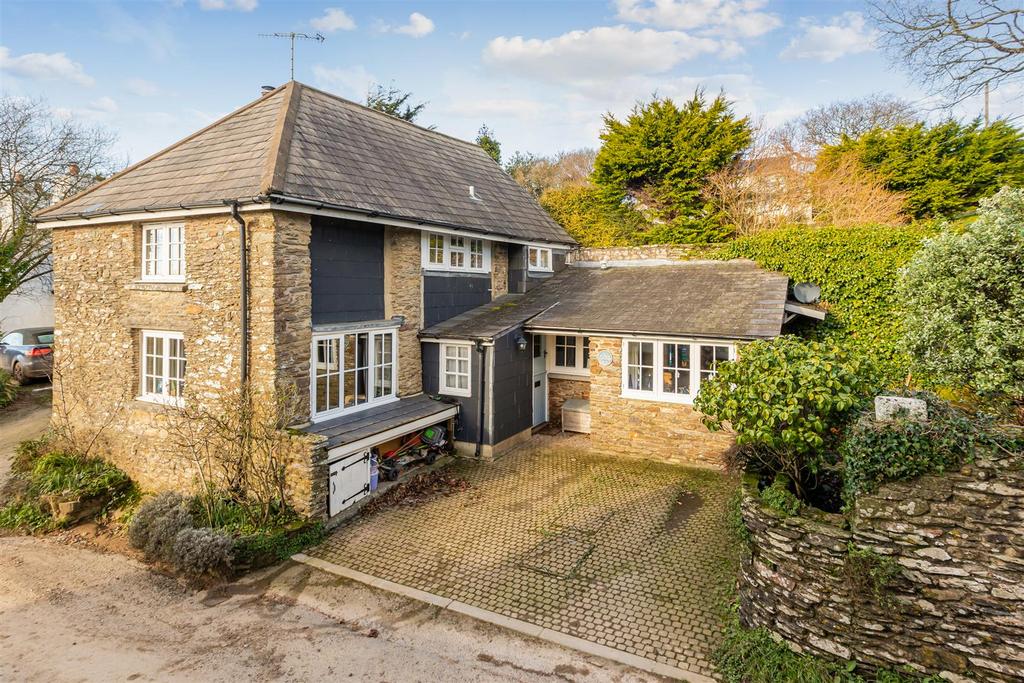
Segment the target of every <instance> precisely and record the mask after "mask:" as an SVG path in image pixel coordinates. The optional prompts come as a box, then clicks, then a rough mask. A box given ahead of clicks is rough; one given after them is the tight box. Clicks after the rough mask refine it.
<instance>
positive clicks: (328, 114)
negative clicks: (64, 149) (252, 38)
mask: <svg viewBox="0 0 1024 683" xmlns="http://www.w3.org/2000/svg"><path fill="white" fill-rule="evenodd" d="M471 186H472V187H473V188H474V189H473V194H474V195H475V196H476V197H477V199H474V198H473V197H471V196H470V187H471ZM271 198H273V199H275V200H280V199H299V200H304V201H308V202H316V203H317V204H320V203H322V204H323V205H324V206H326V207H329V208H337V209H345V210H352V211H356V212H360V213H366V214H375V215H380V216H383V217H392V218H399V219H404V220H410V221H414V222H417V223H423V224H427V225H437V226H445V227H451V228H461V229H465V230H470V231H474V232H479V233H483V234H490V235H494V236H504V237H510V238H513V239H521V240H526V241H537V242H553V243H558V244H566V245H568V244H573V239H572V238H571V237H570V236H569V235H568V234H567V233H566V232H565V231H564V230H563V229H562V228H561V226H559V225H558V224H557V223H556V222H555V221H554V220H552V219H551V217H550V216H548V214H547V212H545V211H544V210H543V209H542V208H541V207H540V205H539V204H538V203H537V202H536V201H535V200H534V198H533V197H532V196H531V195H530V194H529V193H528V192H526V191H525V190H524V189H523V188H521V187H520V186H519V185H518V184H517V183H516V182H515V181H514V180H512V178H511V177H509V176H508V174H506V173H505V172H504V171H502V170H501V167H499V166H498V164H496V163H495V162H494V160H493V159H491V158H490V157H489V156H488V155H487V153H486V152H484V151H483V149H481V148H480V146H479V145H476V144H474V143H472V142H467V141H464V140H459V139H456V138H453V137H449V136H447V135H444V134H442V133H438V132H436V131H431V130H427V129H425V128H421V127H419V126H416V125H414V124H411V123H409V122H407V121H403V120H401V119H398V118H395V117H392V116H388V115H387V114H382V113H381V112H378V111H375V110H372V109H369V108H367V107H363V106H361V105H358V104H355V103H354V102H350V101H348V100H345V99H342V98H340V97H337V96H335V95H331V94H329V93H325V92H322V91H320V90H316V89H315V88H311V87H309V86H307V85H303V84H301V83H298V82H295V81H292V82H290V83H288V84H286V85H283V86H281V87H279V88H277V89H276V90H274V91H272V92H271V93H269V94H267V95H264V96H263V97H261V98H260V99H258V100H256V101H254V102H251V103H250V104H248V105H246V106H244V107H242V108H241V109H239V110H237V111H235V112H233V113H231V114H229V115H228V116H226V117H224V118H223V119H221V120H219V121H217V122H216V123H214V124H212V125H210V126H208V127H207V128H204V129H203V130H201V131H199V132H197V133H194V134H193V135H191V136H189V137H187V138H185V139H184V140H182V141H180V142H178V143H176V144H174V145H172V146H171V147H168V148H167V149H165V150H163V151H161V152H158V153H157V154H155V155H153V156H151V157H149V158H148V159H144V160H143V161H141V162H139V163H137V164H135V165H133V166H131V167H129V168H127V169H125V170H124V171H122V172H121V173H119V174H116V175H114V176H112V177H111V178H110V179H108V180H106V181H104V182H102V183H99V184H97V185H94V186H93V187H92V188H90V189H88V190H86V191H85V192H82V193H80V194H78V195H76V196H74V197H71V198H69V199H67V200H65V201H63V202H60V203H58V204H55V205H54V206H51V207H49V208H47V209H44V210H43V211H41V212H39V213H37V214H36V218H37V219H39V220H61V219H71V218H79V217H82V216H83V215H85V216H89V215H108V214H115V213H127V212H135V211H156V210H160V209H171V208H193V207H200V206H215V205H222V204H224V203H229V202H231V201H233V200H237V201H239V202H240V203H251V202H253V201H270V199H271Z"/></svg>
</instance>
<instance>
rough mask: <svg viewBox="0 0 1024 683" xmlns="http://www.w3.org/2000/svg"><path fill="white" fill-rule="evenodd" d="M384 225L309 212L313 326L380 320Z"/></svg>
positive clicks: (381, 315)
mask: <svg viewBox="0 0 1024 683" xmlns="http://www.w3.org/2000/svg"><path fill="white" fill-rule="evenodd" d="M384 230H385V229H384V228H383V227H382V226H379V225H371V224H367V223H356V222H354V221H344V220H338V219H332V218H322V217H319V216H314V217H313V219H312V239H311V242H310V247H309V252H310V259H311V261H312V276H313V277H312V282H313V324H314V325H321V324H329V323H347V322H359V321H364V320H382V319H384V317H385V315H384Z"/></svg>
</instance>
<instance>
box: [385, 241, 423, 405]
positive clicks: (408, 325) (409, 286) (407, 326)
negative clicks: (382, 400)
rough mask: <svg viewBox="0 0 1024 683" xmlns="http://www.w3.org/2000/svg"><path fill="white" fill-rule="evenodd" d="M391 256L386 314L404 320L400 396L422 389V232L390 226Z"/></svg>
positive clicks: (400, 335) (388, 254) (400, 341)
mask: <svg viewBox="0 0 1024 683" xmlns="http://www.w3.org/2000/svg"><path fill="white" fill-rule="evenodd" d="M385 239H386V240H387V249H386V250H385V258H387V259H388V263H387V267H386V271H385V272H386V273H387V282H385V286H384V289H385V292H386V293H387V294H386V296H387V301H386V304H385V309H386V311H387V315H388V316H389V317H390V316H394V315H400V316H403V317H404V318H405V323H404V324H403V325H402V327H401V328H400V329H399V330H398V395H399V396H410V395H413V394H418V393H420V392H421V391H423V376H422V371H423V369H422V361H421V358H420V340H419V337H418V336H417V335H418V334H419V331H420V329H421V328H422V326H423V267H422V265H423V264H422V261H421V255H420V248H421V242H420V239H421V238H420V233H419V232H418V231H416V230H408V229H405V228H394V227H389V228H388V229H387V233H386V237H385Z"/></svg>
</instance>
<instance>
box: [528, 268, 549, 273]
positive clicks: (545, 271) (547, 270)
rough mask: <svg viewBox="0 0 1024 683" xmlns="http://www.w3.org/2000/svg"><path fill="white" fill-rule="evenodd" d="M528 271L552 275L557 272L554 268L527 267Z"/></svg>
mask: <svg viewBox="0 0 1024 683" xmlns="http://www.w3.org/2000/svg"><path fill="white" fill-rule="evenodd" d="M526 272H527V273H528V274H530V275H551V274H552V273H554V272H555V269H554V268H527V269H526Z"/></svg>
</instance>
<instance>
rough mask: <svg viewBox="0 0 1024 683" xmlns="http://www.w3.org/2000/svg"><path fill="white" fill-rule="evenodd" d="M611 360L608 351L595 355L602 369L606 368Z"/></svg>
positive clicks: (610, 354)
mask: <svg viewBox="0 0 1024 683" xmlns="http://www.w3.org/2000/svg"><path fill="white" fill-rule="evenodd" d="M612 360H613V358H612V352H611V351H609V350H608V349H605V350H604V351H601V352H600V353H598V354H597V362H598V363H600V364H601V365H602V366H603V367H608V366H609V365H611V364H612Z"/></svg>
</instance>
